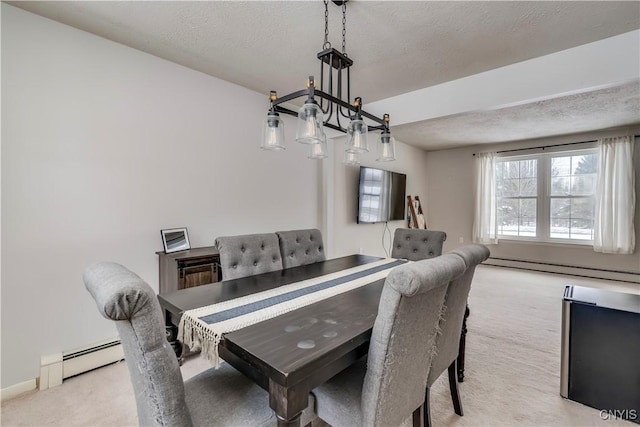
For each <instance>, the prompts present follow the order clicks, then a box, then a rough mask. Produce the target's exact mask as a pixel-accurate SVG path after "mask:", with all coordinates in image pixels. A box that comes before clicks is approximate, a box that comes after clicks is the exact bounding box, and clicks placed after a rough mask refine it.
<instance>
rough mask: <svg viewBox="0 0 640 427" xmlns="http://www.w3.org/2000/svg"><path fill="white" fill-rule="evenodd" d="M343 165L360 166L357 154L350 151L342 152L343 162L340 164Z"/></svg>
mask: <svg viewBox="0 0 640 427" xmlns="http://www.w3.org/2000/svg"><path fill="white" fill-rule="evenodd" d="M342 163H344V164H345V165H359V164H360V156H359V155H358V153H353V152H350V151H345V152H344V161H343V162H342Z"/></svg>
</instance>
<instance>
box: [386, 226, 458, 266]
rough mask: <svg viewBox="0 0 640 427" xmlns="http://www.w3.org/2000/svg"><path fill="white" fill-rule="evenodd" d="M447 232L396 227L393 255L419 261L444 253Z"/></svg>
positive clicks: (393, 256)
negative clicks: (443, 247)
mask: <svg viewBox="0 0 640 427" xmlns="http://www.w3.org/2000/svg"><path fill="white" fill-rule="evenodd" d="M445 240H447V233H445V232H444V231H436V230H422V229H418V228H396V232H395V234H394V235H393V248H392V249H391V257H392V258H398V259H408V260H409V261H419V260H421V259H428V258H433V257H437V256H440V255H442V245H443V243H444V241H445Z"/></svg>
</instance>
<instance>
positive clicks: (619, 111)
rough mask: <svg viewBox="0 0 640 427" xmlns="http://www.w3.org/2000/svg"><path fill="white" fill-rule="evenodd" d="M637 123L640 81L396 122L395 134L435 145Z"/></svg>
mask: <svg viewBox="0 0 640 427" xmlns="http://www.w3.org/2000/svg"><path fill="white" fill-rule="evenodd" d="M637 123H640V82H637V81H636V82H632V83H628V84H625V85H621V86H616V87H612V88H607V89H601V90H596V91H592V92H586V93H580V94H575V95H569V96H563V97H558V98H553V99H547V100H544V101H538V102H532V103H529V104H524V105H519V106H516V107H508V108H501V109H496V110H490V111H475V112H469V113H464V114H458V115H455V116H451V117H441V118H437V119H433V120H425V121H422V122H417V123H411V124H409V125H403V126H396V127H394V129H393V134H394V136H395V137H396V138H397V139H398V140H400V141H405V140H407V141H412V142H413V144H412V145H416V146H420V147H424V148H427V149H429V150H440V149H446V148H454V147H461V146H465V145H470V144H486V143H496V142H507V141H518V140H523V139H533V138H541V137H546V136H558V135H567V134H572V133H579V132H587V131H592V130H599V129H608V128H613V127H619V126H627V125H631V124H637Z"/></svg>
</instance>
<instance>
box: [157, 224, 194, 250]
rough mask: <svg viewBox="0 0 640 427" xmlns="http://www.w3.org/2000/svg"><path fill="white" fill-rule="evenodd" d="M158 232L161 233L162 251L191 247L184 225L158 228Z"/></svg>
mask: <svg viewBox="0 0 640 427" xmlns="http://www.w3.org/2000/svg"><path fill="white" fill-rule="evenodd" d="M160 234H162V244H163V245H164V252H165V253H167V254H169V253H171V252H178V251H186V250H187V249H191V245H190V244H189V234H187V228H186V227H184V228H169V229H166V230H160Z"/></svg>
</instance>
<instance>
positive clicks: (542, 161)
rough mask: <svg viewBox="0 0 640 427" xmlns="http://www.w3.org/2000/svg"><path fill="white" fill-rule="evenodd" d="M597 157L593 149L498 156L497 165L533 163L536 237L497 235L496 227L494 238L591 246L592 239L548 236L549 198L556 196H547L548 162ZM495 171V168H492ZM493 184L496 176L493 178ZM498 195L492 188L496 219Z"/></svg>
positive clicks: (549, 190) (549, 186)
mask: <svg viewBox="0 0 640 427" xmlns="http://www.w3.org/2000/svg"><path fill="white" fill-rule="evenodd" d="M590 154H595V155H596V156H597V155H598V150H597V148H595V147H588V148H580V149H576V150H554V151H549V152H538V153H533V154H514V155H509V154H501V155H499V156H498V157H497V158H496V163H497V162H506V161H519V160H531V159H536V160H537V168H538V169H537V171H536V177H537V196H536V197H535V199H536V200H537V202H536V236H535V237H531V236H513V235H504V234H499V231H500V228H499V226H497V225H496V228H497V229H496V236H497V238H498V239H499V240H508V241H514V242H530V243H546V244H562V245H579V246H593V239H591V240H586V239H585V240H583V239H567V238H559V237H551V199H552V198H554V197H558V196H552V195H551V178H552V177H551V163H552V159H553V158H554V157H569V156H580V155H590ZM496 169H497V168H496ZM496 183H497V177H496ZM595 196H596V189H595V188H594V192H593V196H588V197H595ZM584 197H585V196H574V195H572V196H567V198H584ZM497 210H498V194H497V188H496V217H497V218H498V211H497Z"/></svg>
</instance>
